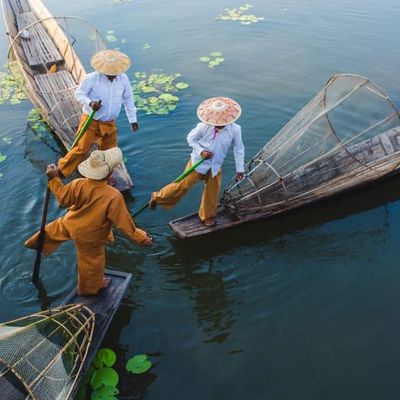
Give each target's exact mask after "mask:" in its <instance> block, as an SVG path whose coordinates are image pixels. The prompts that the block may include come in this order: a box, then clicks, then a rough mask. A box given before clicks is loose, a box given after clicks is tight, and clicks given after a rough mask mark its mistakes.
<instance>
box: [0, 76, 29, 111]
mask: <svg viewBox="0 0 400 400" xmlns="http://www.w3.org/2000/svg"><path fill="white" fill-rule="evenodd" d="M26 99H27V97H26V96H25V93H24V92H23V91H22V90H21V89H20V88H19V87H18V85H17V84H16V82H15V79H14V77H13V76H12V75H11V74H9V73H7V72H4V71H0V104H4V103H6V102H9V103H10V104H13V105H14V104H19V103H21V102H22V100H26Z"/></svg>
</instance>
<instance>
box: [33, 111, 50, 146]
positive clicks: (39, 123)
mask: <svg viewBox="0 0 400 400" xmlns="http://www.w3.org/2000/svg"><path fill="white" fill-rule="evenodd" d="M28 125H29V126H30V128H31V129H32V130H33V131H34V132H35V135H36V136H35V140H38V141H39V140H42V139H45V136H46V135H47V136H48V137H51V130H50V128H49V127H48V126H47V124H46V122H45V120H44V119H43V118H42V116H41V115H40V113H39V111H38V110H37V109H36V108H33V109H32V110H31V111H29V114H28Z"/></svg>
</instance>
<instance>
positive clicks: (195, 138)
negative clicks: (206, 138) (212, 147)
mask: <svg viewBox="0 0 400 400" xmlns="http://www.w3.org/2000/svg"><path fill="white" fill-rule="evenodd" d="M202 137H203V129H202V124H197V125H196V127H195V128H194V129H192V130H191V131H190V132H189V134H188V136H187V142H188V143H189V146H190V147H192V148H193V150H194V151H195V153H197V155H198V157H199V158H200V156H201V153H202V152H203V151H204V150H207V149H204V148H203V147H202V146H201V145H200V144H199V141H200V139H201V138H202Z"/></svg>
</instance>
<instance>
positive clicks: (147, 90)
mask: <svg viewBox="0 0 400 400" xmlns="http://www.w3.org/2000/svg"><path fill="white" fill-rule="evenodd" d="M142 91H143V93H153V92H155V91H156V89H154V88H153V86H143V87H142Z"/></svg>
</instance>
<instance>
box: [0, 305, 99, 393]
mask: <svg viewBox="0 0 400 400" xmlns="http://www.w3.org/2000/svg"><path fill="white" fill-rule="evenodd" d="M94 321H95V317H94V314H93V312H92V311H90V310H89V309H88V308H87V307H85V306H83V305H81V304H75V305H67V306H62V307H58V308H53V309H50V310H47V311H43V312H40V313H37V314H33V315H30V316H28V317H24V318H20V319H17V320H15V321H10V322H7V323H5V324H0V388H1V394H0V398H2V399H7V400H19V399H32V400H33V399H37V400H61V399H63V400H64V399H68V397H69V394H70V392H71V390H72V388H73V385H74V383H75V382H76V379H77V378H78V376H79V373H80V371H81V369H82V366H83V363H84V361H85V359H86V356H87V352H88V349H89V345H90V342H91V338H92V335H93V329H94Z"/></svg>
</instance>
